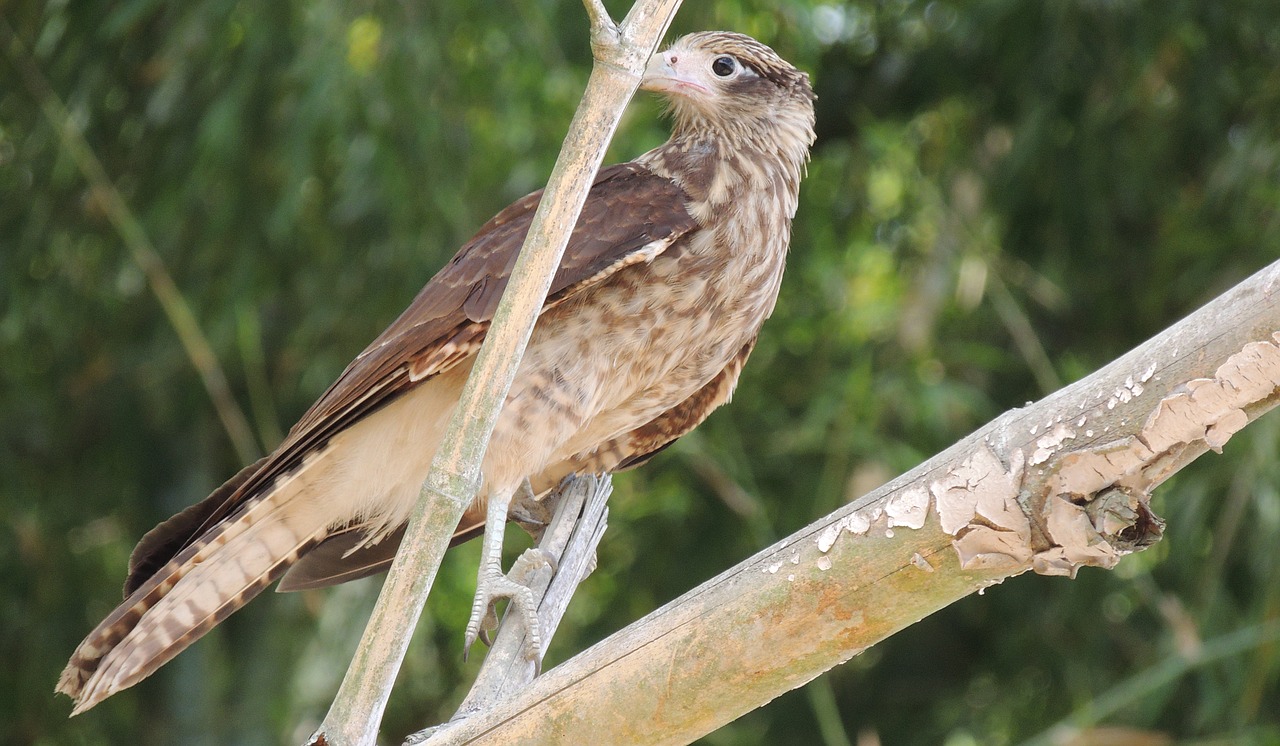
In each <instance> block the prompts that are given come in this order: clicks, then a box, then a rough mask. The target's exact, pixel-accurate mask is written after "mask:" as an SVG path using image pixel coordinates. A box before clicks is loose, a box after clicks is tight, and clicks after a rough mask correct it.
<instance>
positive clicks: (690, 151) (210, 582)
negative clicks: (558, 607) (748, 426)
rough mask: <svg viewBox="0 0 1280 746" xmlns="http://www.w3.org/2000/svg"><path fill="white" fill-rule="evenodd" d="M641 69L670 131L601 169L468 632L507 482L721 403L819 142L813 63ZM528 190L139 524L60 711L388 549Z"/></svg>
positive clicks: (605, 461) (524, 398) (552, 472)
mask: <svg viewBox="0 0 1280 746" xmlns="http://www.w3.org/2000/svg"><path fill="white" fill-rule="evenodd" d="M641 85H642V87H643V88H645V89H647V90H650V91H654V92H657V93H658V94H660V95H662V96H663V97H665V98H666V100H667V101H668V103H669V107H670V111H671V114H672V117H673V119H674V127H673V131H672V134H671V139H670V140H668V141H667V142H666V143H665V144H663V145H662V146H660V147H658V148H656V149H655V150H652V151H650V152H648V153H645V154H644V155H642V156H640V157H639V158H637V159H635V160H634V161H632V162H630V163H623V164H619V165H615V166H610V167H607V168H604V169H602V170H601V171H600V172H599V174H598V175H597V178H596V181H595V183H594V185H593V186H592V188H591V192H590V196H588V198H587V201H586V205H585V207H584V208H583V210H582V216H581V218H579V221H578V224H577V226H576V227H575V229H574V232H573V235H572V237H571V238H570V240H569V244H568V248H567V249H566V251H565V254H564V259H563V260H562V262H561V265H560V268H559V270H558V271H557V273H556V276H555V280H554V282H553V283H552V287H551V291H550V294H549V295H548V296H547V300H546V303H545V304H544V306H543V309H542V312H541V315H540V317H539V319H538V322H537V326H536V328H535V329H534V331H533V336H532V338H531V340H530V342H529V345H528V348H527V352H526V353H525V357H524V360H523V362H522V363H521V365H520V370H519V374H518V376H517V378H516V380H515V383H514V385H513V386H512V388H511V392H510V394H509V395H508V398H507V401H506V404H505V407H504V409H503V410H502V414H501V415H500V417H499V419H498V423H497V427H496V429H495V430H494V433H493V438H492V440H491V442H490V445H489V448H488V451H487V454H486V456H485V458H484V462H483V474H484V483H483V486H482V487H481V490H480V492H479V495H480V497H479V498H478V499H477V502H476V504H474V505H473V506H471V508H470V509H469V510H468V512H467V514H466V516H464V518H463V521H462V523H461V524H460V525H459V526H458V533H457V534H456V535H457V536H460V537H464V536H469V535H473V534H475V533H477V532H478V531H479V530H481V529H483V530H484V532H485V533H484V551H483V557H484V559H483V560H482V562H481V566H480V572H479V587H478V589H477V593H476V603H475V607H474V610H473V615H472V620H471V624H470V625H469V627H468V643H470V641H471V640H472V639H474V635H475V633H476V631H477V630H478V628H479V626H480V623H481V620H482V618H484V617H486V616H487V615H488V614H489V613H491V608H492V603H493V600H494V599H495V598H496V597H501V596H506V597H512V596H516V595H518V594H519V593H520V588H519V587H518V586H517V587H512V586H514V583H512V581H509V580H507V579H506V578H505V576H503V574H502V571H501V568H500V559H501V550H502V533H503V528H504V526H505V523H506V521H507V517H508V509H509V506H510V504H511V499H512V495H513V494H514V493H515V492H516V490H517V489H521V488H522V487H523V485H524V483H525V480H528V481H529V483H530V485H531V486H532V488H533V491H534V492H535V493H537V494H541V493H543V492H544V491H546V490H548V489H549V488H551V487H553V486H554V485H555V484H557V483H558V482H559V481H560V480H561V479H562V478H563V477H565V476H566V475H569V474H572V473H595V472H612V471H617V470H620V469H624V468H628V467H631V466H634V465H636V464H639V463H641V462H643V461H645V460H647V459H648V458H649V457H650V456H652V455H653V454H654V453H656V452H658V451H660V450H662V449H663V448H665V447H666V446H667V445H669V444H671V443H672V442H673V441H675V439H676V438H679V437H680V436H681V435H683V434H684V433H687V432H689V430H691V429H692V428H693V427H694V426H696V425H697V424H698V423H700V422H702V421H703V420H704V419H705V418H706V417H707V415H708V414H710V413H711V411H712V410H713V409H715V408H716V407H718V406H720V405H721V404H724V403H725V402H726V401H728V400H729V396H730V394H731V393H732V392H733V389H734V386H735V385H736V383H737V380H738V375H739V373H740V372H741V371H742V366H743V363H745V362H746V359H747V356H748V355H749V354H750V352H751V349H752V346H753V345H754V344H755V340H756V335H757V334H758V333H759V331H760V326H761V324H762V323H763V322H764V320H765V318H766V317H768V316H769V314H770V313H771V311H772V310H773V306H774V302H775V300H776V299H777V295H778V286H779V284H780V282H781V281H782V271H783V267H784V264H785V259H786V254H787V249H788V244H789V242H790V235H791V219H792V217H793V216H794V214H795V211H796V202H797V196H798V192H799V187H800V179H801V177H802V175H803V173H804V169H805V163H806V162H807V160H808V156H809V147H810V145H811V144H812V143H813V139H814V133H813V125H814V112H813V99H814V95H813V91H812V88H811V87H810V85H809V79H808V76H807V75H805V74H804V73H802V72H800V71H798V70H796V68H794V67H793V66H791V65H790V64H788V63H787V62H786V61H784V60H783V59H782V58H780V57H779V56H778V55H777V54H775V53H774V52H773V50H771V49H769V48H768V47H766V46H765V45H763V44H761V43H759V42H757V41H755V40H754V39H751V38H750V37H747V36H743V35H741V34H734V33H727V32H707V33H698V34H692V35H689V36H686V37H683V38H681V39H679V40H678V41H676V42H675V43H674V44H672V45H671V47H670V48H668V49H667V50H666V51H665V52H662V53H660V54H656V55H654V57H653V58H652V59H651V60H650V62H649V65H648V68H647V70H646V71H645V74H644V79H643V83H642V84H641ZM540 197H541V193H540V192H535V193H534V194H531V195H529V196H527V197H525V198H523V199H521V200H519V201H518V202H516V203H515V204H513V205H511V206H510V207H508V208H507V209H505V210H503V211H502V212H500V213H499V214H498V215H497V216H496V217H494V218H493V219H492V220H490V221H489V222H488V223H487V224H485V225H484V227H482V228H481V229H480V231H479V233H477V234H476V236H475V237H474V238H472V239H471V240H470V241H469V242H468V243H467V244H466V245H465V246H463V247H462V250H461V251H459V252H458V254H457V256H455V257H454V258H453V259H452V260H451V261H450V262H449V263H448V264H447V265H446V266H445V267H444V269H442V270H441V271H440V272H439V273H438V274H437V275H436V276H435V277H433V278H432V279H431V281H430V282H428V283H427V285H426V287H424V288H423V289H422V291H421V292H420V293H419V294H418V296H417V297H416V298H415V299H414V301H413V303H412V304H411V305H410V306H409V308H408V310H406V311H405V312H404V313H403V314H402V315H401V316H400V318H398V319H397V320H396V321H395V322H394V323H392V324H391V326H390V327H389V328H388V329H387V330H386V331H384V332H383V333H382V335H381V336H379V337H378V338H377V339H376V340H374V342H373V344H371V345H370V346H369V347H368V348H367V349H366V350H365V351H364V352H362V353H361V354H360V355H359V356H358V357H357V358H356V359H355V360H354V361H353V362H352V363H351V364H350V365H349V366H348V367H347V369H346V370H345V371H344V372H343V373H342V375H341V376H340V377H339V378H338V380H337V381H336V382H335V383H334V384H333V385H332V386H330V387H329V390H328V391H326V392H325V393H324V395H323V396H321V397H320V400H319V401H317V402H316V403H315V405H313V406H312V407H311V409H310V410H308V411H307V413H306V414H304V415H303V417H302V419H301V420H300V421H299V422H298V424H297V425H295V426H294V427H293V429H292V430H290V432H289V435H288V437H287V438H285V440H284V442H283V443H282V444H281V445H280V447H279V448H277V449H276V450H275V452H274V453H272V454H271V455H270V456H267V457H266V458H264V459H262V460H261V461H259V462H257V463H255V464H253V465H251V466H248V467H247V468H245V469H243V470H242V471H241V472H240V473H239V474H237V475H235V476H234V477H232V478H231V480H230V481H228V482H227V483H226V484H224V485H223V486H222V487H220V488H218V489H217V490H216V491H215V492H214V493H213V494H212V495H210V496H209V497H208V498H206V499H205V500H204V501H202V502H200V503H199V504H197V505H195V506H193V507H191V508H188V509H187V510H185V511H183V512H182V513H179V514H178V515H176V516H174V517H173V518H170V519H169V520H168V521H165V522H164V523H162V524H160V525H159V526H157V527H156V528H155V529H153V530H152V531H151V532H150V533H148V534H147V535H146V536H144V537H143V538H142V541H141V542H139V544H138V547H137V548H136V549H135V550H134V552H133V556H132V557H131V558H130V561H129V575H128V579H127V580H126V582H125V596H126V599H125V601H124V603H122V604H121V605H120V606H119V607H118V608H117V609H116V610H115V611H114V612H112V613H111V615H110V616H108V617H107V618H106V619H105V620H104V621H103V622H102V623H101V624H99V625H98V627H97V628H96V629H94V630H93V632H92V633H90V635H89V636H88V637H87V638H86V639H85V640H84V642H82V643H81V644H80V646H79V647H78V648H77V649H76V651H75V653H74V654H73V655H72V657H71V661H70V662H69V663H68V664H67V667H66V669H65V670H64V671H63V673H62V677H61V679H60V680H59V682H58V691H60V692H63V693H65V694H67V695H69V696H71V697H72V698H73V699H74V700H75V709H74V710H73V714H76V713H80V712H83V711H85V710H87V709H89V708H90V707H93V706H94V705H95V704H97V703H98V702H100V701H102V700H103V699H104V698H106V697H108V696H110V695H111V694H113V693H115V692H118V691H120V690H122V689H125V688H127V687H129V686H132V685H133V684H135V683H137V682H138V681H140V680H141V679H143V678H144V677H146V676H147V675H149V674H150V673H151V672H153V671H155V670H156V669H157V668H159V667H160V666H161V665H163V664H164V663H165V662H167V661H168V660H169V659H171V658H172V657H173V656H175V655H177V654H178V653H179V652H180V651H181V650H183V649H184V648H185V647H186V646H188V645H190V644H191V643H192V642H194V641H195V640H196V639H198V638H199V637H200V636H201V635H203V634H204V633H205V632H207V631H209V629H211V628H212V627H213V626H214V625H215V624H217V623H218V622H220V621H221V620H223V619H225V618H226V617H227V616H228V615H229V614H231V613H232V612H233V611H235V610H236V609H238V608H240V607H241V606H242V605H244V604H245V603H246V602H248V601H249V600H250V599H251V598H253V597H254V596H255V595H257V594H258V593H259V592H261V591H262V590H263V589H264V588H266V587H267V586H268V585H269V584H271V583H272V582H273V581H275V580H276V579H278V578H281V577H282V576H283V580H282V582H281V584H280V589H281V590H296V589H300V588H314V587H321V586H325V585H331V584H335V583H340V582H343V581H346V580H351V579H354V578H358V577H364V576H366V575H370V574H373V573H375V572H378V571H380V570H383V569H385V568H386V567H387V566H388V565H389V564H390V562H391V559H392V557H393V555H394V553H395V550H396V547H397V546H398V545H399V542H400V537H401V535H402V530H403V527H404V524H405V522H406V520H407V519H408V516H409V513H410V509H411V508H412V506H413V504H414V501H415V500H416V499H417V496H418V491H419V487H420V485H421V484H422V482H423V480H424V478H425V477H426V474H427V470H428V468H429V466H430V464H431V461H432V457H433V456H434V454H435V451H436V449H437V447H438V444H439V442H440V438H441V434H442V432H443V430H444V427H445V424H446V423H447V422H448V420H449V417H450V415H452V413H453V411H454V408H455V406H456V404H457V401H458V397H459V393H460V392H461V389H462V384H463V382H464V381H465V379H466V377H467V374H468V373H469V372H470V370H471V367H472V364H473V362H474V360H475V355H476V351H477V349H478V348H479V346H480V343H481V342H482V341H483V340H484V337H485V333H486V332H487V330H488V328H489V322H490V319H491V318H492V316H493V312H494V309H495V307H496V306H497V302H498V298H499V296H500V295H501V293H502V290H503V288H504V287H505V286H506V284H507V279H508V276H509V274H510V272H511V267H512V265H513V263H514V261H515V256H516V253H517V252H518V250H519V248H520V245H521V243H522V241H523V239H524V237H525V234H526V233H527V232H528V229H529V224H530V221H531V220H532V217H533V212H534V210H535V208H536V207H537V204H538V200H539V199H540Z"/></svg>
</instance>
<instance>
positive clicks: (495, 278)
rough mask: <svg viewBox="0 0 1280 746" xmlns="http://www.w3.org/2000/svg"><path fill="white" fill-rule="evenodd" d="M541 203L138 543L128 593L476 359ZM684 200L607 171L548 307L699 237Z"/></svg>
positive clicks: (498, 224)
mask: <svg viewBox="0 0 1280 746" xmlns="http://www.w3.org/2000/svg"><path fill="white" fill-rule="evenodd" d="M541 198H542V192H541V191H538V192H534V193H533V194H530V195H528V196H526V197H524V198H522V199H520V200H518V201H516V202H515V203H514V204H512V205H511V206H509V207H507V208H506V209H505V210H503V211H502V212H500V213H498V214H497V215H496V216H494V218H493V219H492V220H490V221H489V222H488V223H486V224H485V225H484V226H483V227H482V228H481V229H480V230H479V231H478V232H477V233H476V235H475V237H473V238H472V239H471V240H470V241H468V242H467V244H466V245H465V246H463V247H462V249H461V250H460V251H459V252H458V253H457V255H455V256H454V257H453V259H452V260H450V261H449V263H448V264H447V265H445V267H444V268H443V269H441V270H440V272H439V273H437V274H436V276H435V277H433V278H432V279H431V280H430V281H429V282H428V283H427V284H426V286H425V287H423V289H422V291H421V292H419V293H418V295H417V297H416V298H414V300H413V303H411V304H410V305H409V308H408V309H406V310H405V312H404V313H403V314H401V315H400V318H398V319H396V320H395V321H394V322H393V323H392V324H391V326H389V327H388V328H387V330H386V331H384V332H383V333H382V334H381V335H380V336H379V337H378V338H377V339H376V340H374V341H373V343H372V344H371V345H369V347H368V348H366V349H365V351H364V352H362V353H360V355H359V356H357V357H356V359H355V360H353V361H352V362H351V364H350V365H348V366H347V369H346V370H344V371H343V372H342V375H340V376H339V377H338V379H337V381H335V382H334V383H333V385H332V386H330V387H329V389H328V390H327V391H325V393H324V394H323V395H322V396H321V397H320V399H319V400H318V401H317V402H316V403H315V404H314V405H312V406H311V408H310V409H309V410H307V412H306V413H305V414H304V415H303V416H302V419H300V420H299V421H298V423H297V424H296V425H294V426H293V428H292V429H291V430H290V431H289V435H288V436H287V437H286V438H285V440H284V442H283V443H281V444H280V447H279V448H277V449H276V450H275V452H273V453H272V454H271V455H270V456H268V457H267V458H266V459H264V460H262V461H260V462H258V463H257V464H255V465H254V467H251V468H249V469H245V470H243V471H242V472H241V473H240V474H237V475H236V477H234V478H233V479H232V480H230V481H229V482H228V483H227V484H226V485H224V486H223V487H222V488H219V489H218V490H216V491H215V492H214V493H213V494H212V495H210V496H209V497H208V498H206V499H205V500H204V501H202V502H201V503H199V504H197V505H194V506H192V507H191V508H188V509H187V510H186V511H184V512H182V513H179V514H178V515H177V516H174V517H173V518H171V519H169V520H168V521H166V522H165V523H162V524H160V525H159V526H157V527H156V528H155V529H153V530H152V531H151V532H150V533H148V534H147V535H146V536H145V537H143V539H142V541H141V542H139V544H138V547H137V548H136V549H135V550H134V553H133V556H132V557H130V560H129V577H128V579H127V580H126V582H125V595H126V596H128V595H129V593H130V592H132V591H133V590H134V589H136V588H137V587H138V586H139V585H141V584H142V583H143V582H145V581H146V579H147V578H148V577H149V576H150V575H151V574H152V573H153V572H155V570H156V569H157V568H159V567H162V566H163V565H164V564H165V563H166V562H168V561H169V560H170V559H171V558H172V557H173V556H174V555H175V554H176V553H177V552H178V551H180V550H181V549H182V548H183V547H184V546H186V545H188V544H189V543H190V542H191V540H192V539H194V538H196V537H198V536H199V535H200V534H202V533H203V532H204V531H206V530H208V529H209V527H211V526H214V525H216V524H217V523H218V522H219V521H221V520H223V519H225V518H226V517H227V516H228V515H231V514H232V513H233V512H234V511H235V510H236V509H237V508H238V507H239V506H241V505H242V504H244V502H245V500H246V499H248V498H249V497H252V496H253V495H254V494H256V493H257V492H259V491H261V490H262V489H263V488H265V487H267V486H268V485H270V484H271V483H272V481H273V480H275V479H276V478H277V477H279V476H281V475H283V474H286V473H288V472H289V471H291V470H292V469H294V468H296V467H297V466H298V464H300V463H301V462H302V459H303V458H304V457H305V456H306V455H307V454H308V453H311V452H313V451H315V450H317V449H319V448H321V447H322V446H323V445H324V444H325V443H326V442H328V440H329V439H330V438H332V437H333V436H334V435H335V434H336V433H338V432H340V431H341V430H343V429H344V428H347V427H349V426H350V425H351V424H352V423H354V422H355V421H356V420H358V419H360V418H362V417H364V416H366V415H368V414H370V413H371V412H373V411H374V410H376V409H378V408H379V407H382V406H384V405H386V404H387V403H388V402H390V401H391V400H392V399H394V398H396V397H398V396H399V395H401V394H403V393H404V392H406V391H408V390H409V389H411V388H412V387H414V386H416V385H418V384H419V383H421V382H423V381H426V380H428V379H430V378H431V377H433V376H435V375H437V374H439V373H441V372H443V371H445V370H448V369H449V368H451V367H453V366H454V365H455V364H457V363H458V362H460V361H462V360H464V359H466V358H467V357H469V356H470V355H472V354H473V353H474V352H475V351H476V350H477V349H478V348H479V346H480V343H481V342H483V341H484V337H485V334H486V333H487V332H488V328H489V322H490V320H491V319H492V318H493V312H494V310H495V309H496V308H497V305H498V299H499V298H500V297H501V295H502V291H503V290H504V289H505V288H506V285H507V281H508V279H509V278H510V276H511V269H512V267H513V266H514V265H515V260H516V255H517V254H518V253H519V250H520V246H521V245H522V244H523V243H524V238H525V236H526V234H527V233H528V232H529V226H530V224H531V223H532V221H533V214H534V211H535V210H536V209H537V207H538V203H539V201H540V200H541ZM687 203H688V196H687V195H686V194H685V192H684V191H683V190H682V189H681V188H680V187H679V186H678V185H676V184H675V183H674V182H672V181H671V180H670V179H667V178H665V177H662V176H659V175H657V174H655V173H653V172H652V171H650V170H648V169H647V168H645V167H643V166H641V165H638V164H635V163H623V164H618V165H615V166H610V167H608V168H605V169H603V170H601V171H600V172H599V174H597V176H596V181H595V183H594V184H593V185H592V188H591V191H590V193H589V194H588V196H587V200H586V203H585V204H584V206H583V208H582V214H581V216H580V217H579V218H578V223H577V225H576V226H575V227H574V230H573V234H572V236H571V237H570V239H569V243H568V246H567V247H566V249H565V253H564V257H563V259H562V260H561V262H560V268H559V270H557V272H556V275H555V277H554V279H553V280H552V283H551V289H550V292H549V293H548V295H547V301H546V305H545V306H544V309H545V308H546V307H549V306H551V305H554V304H556V303H558V302H560V301H562V300H564V299H566V298H569V297H571V296H573V295H574V294H576V293H579V292H581V291H583V290H584V289H586V288H588V287H591V286H592V285H595V284H596V283H598V282H600V281H601V280H603V279H605V278H606V277H608V276H610V275H612V274H613V273H615V272H617V271H619V270H621V269H622V268H624V267H627V266H630V265H632V264H637V263H640V262H647V261H651V260H652V259H653V258H654V257H655V256H657V255H658V254H660V253H661V252H662V251H664V250H665V249H666V248H667V247H668V246H670V245H671V244H672V243H674V242H675V241H676V240H677V239H679V238H680V237H682V236H685V235H687V234H689V233H690V232H692V231H695V230H697V229H698V223H697V221H696V220H695V219H694V218H693V216H692V215H690V214H689V212H688V210H687V209H686V205H687Z"/></svg>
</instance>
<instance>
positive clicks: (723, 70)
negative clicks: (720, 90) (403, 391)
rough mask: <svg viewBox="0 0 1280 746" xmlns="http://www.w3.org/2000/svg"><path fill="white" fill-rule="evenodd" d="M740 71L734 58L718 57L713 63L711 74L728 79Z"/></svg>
mask: <svg viewBox="0 0 1280 746" xmlns="http://www.w3.org/2000/svg"><path fill="white" fill-rule="evenodd" d="M737 71H738V61H737V60H735V59H734V58H732V57H717V58H716V59H715V61H714V62H712V63H711V72H713V73H715V74H716V75H719V76H720V77H722V78H727V77H729V76H730V75H733V74H734V73H736V72H737Z"/></svg>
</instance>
